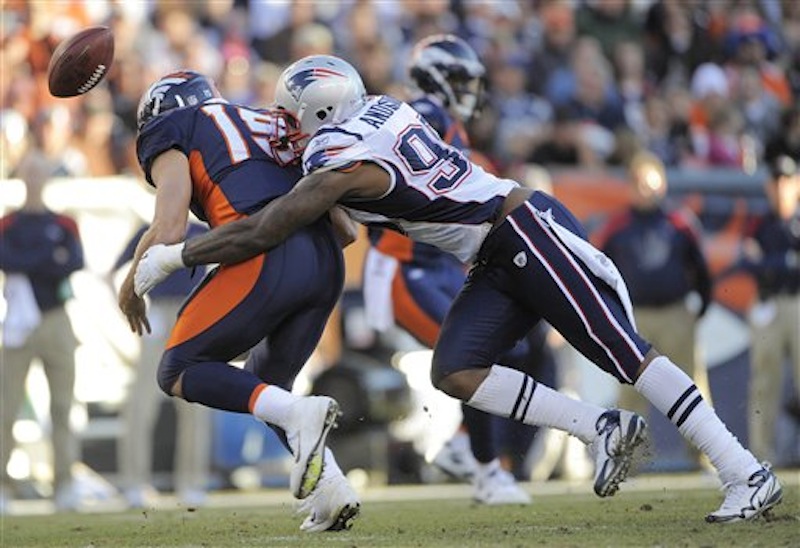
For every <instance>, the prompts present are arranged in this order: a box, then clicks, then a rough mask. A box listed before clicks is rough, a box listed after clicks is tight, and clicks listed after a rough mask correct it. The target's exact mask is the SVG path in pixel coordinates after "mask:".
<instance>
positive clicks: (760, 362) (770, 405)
mask: <svg viewBox="0 0 800 548" xmlns="http://www.w3.org/2000/svg"><path fill="white" fill-rule="evenodd" d="M771 302H772V303H774V305H775V315H774V316H773V317H772V318H771V321H769V322H767V323H765V324H763V325H755V324H754V323H752V322H751V329H752V332H751V333H752V340H751V342H750V344H751V346H750V394H749V398H750V401H749V419H750V420H749V431H748V435H749V438H750V444H749V445H750V449H751V450H752V451H753V454H755V455H756V456H757V458H759V459H764V460H768V461H771V462H774V460H775V456H776V455H775V425H776V422H777V419H778V411H779V409H778V406H779V405H780V403H781V401H780V400H781V394H782V393H783V387H782V385H781V382H782V380H783V363H784V359H785V358H786V357H787V356H788V357H789V358H790V359H791V360H792V364H793V371H794V381H795V386H798V387H800V295H781V296H779V297H777V298H775V299H772V301H771ZM799 389H800V388H799Z"/></svg>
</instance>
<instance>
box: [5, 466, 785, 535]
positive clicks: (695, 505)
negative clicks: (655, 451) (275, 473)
mask: <svg viewBox="0 0 800 548" xmlns="http://www.w3.org/2000/svg"><path fill="white" fill-rule="evenodd" d="M787 474H790V475H791V477H787ZM798 476H800V473H799V472H798V471H796V470H794V471H790V472H787V473H784V474H782V479H784V483H785V484H787V485H786V488H785V495H784V502H783V504H781V505H780V506H778V507H777V508H776V509H775V510H774V511H773V513H772V516H771V518H770V519H760V520H758V521H755V522H751V523H738V524H732V525H727V526H725V525H712V524H707V523H705V522H704V520H703V517H704V516H705V514H706V513H707V512H708V511H710V510H713V509H716V507H717V506H718V505H719V502H720V500H721V493H720V492H719V491H718V490H716V489H713V488H709V487H707V484H708V479H707V478H702V477H700V476H699V475H698V476H697V479H696V484H697V485H700V486H701V487H700V488H693V486H692V483H693V480H692V478H688V479H687V478H682V479H681V482H682V483H681V485H680V486H678V487H677V488H676V487H675V486H676V485H678V484H677V480H673V479H672V478H671V476H660V478H662V479H661V480H655V481H649V482H647V484H646V485H644V486H640V487H634V488H631V489H629V490H628V491H627V492H625V491H622V492H620V493H619V494H618V495H617V496H615V497H613V498H608V499H598V498H597V497H595V496H594V495H591V494H589V493H590V488H589V487H588V486H581V487H580V489H576V488H575V487H574V486H570V487H567V488H555V487H553V486H552V485H550V483H551V482H549V483H547V484H540V486H537V484H531V485H530V490H531V492H532V493H533V494H534V496H535V502H534V504H533V505H532V506H529V507H520V506H514V507H493V508H489V507H485V506H476V505H474V504H472V503H471V502H470V501H469V490H468V488H466V486H423V487H418V488H410V489H409V488H399V489H400V491H398V490H394V489H393V488H387V489H383V490H380V492H367V493H366V494H365V496H364V506H363V510H362V514H361V517H360V519H359V520H357V521H356V523H355V526H354V527H353V529H352V530H351V531H347V532H341V533H322V534H306V533H301V532H300V531H299V530H298V527H299V525H300V522H301V521H302V516H296V515H294V507H293V504H292V501H291V499H290V498H289V496H288V494H284V493H283V492H281V494H279V495H275V496H272V497H267V498H266V499H263V498H262V499H261V500H259V499H257V498H256V499H253V498H252V497H251V498H249V499H248V497H247V496H244V497H243V496H240V495H235V494H230V495H219V496H215V497H214V499H213V501H212V504H211V506H209V507H206V508H202V509H199V510H196V511H189V510H186V509H175V507H174V505H173V506H172V507H171V508H161V507H159V508H157V509H150V510H147V511H141V510H140V511H133V510H129V511H124V512H109V511H107V510H106V511H98V512H96V513H78V514H57V515H27V516H6V517H4V518H3V519H2V529H1V531H0V546H2V547H4V548H5V547H9V548H10V547H23V546H31V547H48V546H52V547H70V546H75V547H87V546H91V547H98V548H102V547H112V548H122V547H128V546H131V547H132V546H136V547H140V546H153V547H157V546H187V547H188V546H204V547H210V548H214V547H228V546H231V547H232V546H246V547H249V546H267V547H282V546H290V547H291V546H302V547H316V546H326V547H327V546H342V547H348V548H349V547H371V546H387V547H388V546H392V547H394V546H397V547H405V546H409V547H412V546H413V547H423V548H424V547H429V546H431V547H460V548H464V547H471V546H509V547H517V546H591V547H595V546H702V547H712V546H717V547H720V548H724V547H728V546H770V547H771V546H798V545H800V487H799V486H798V480H799V479H800V477H798ZM787 480H788V481H787ZM583 487H585V488H586V490H584V489H583ZM399 492H402V493H403V494H402V495H399V496H398V495H397V493H399Z"/></svg>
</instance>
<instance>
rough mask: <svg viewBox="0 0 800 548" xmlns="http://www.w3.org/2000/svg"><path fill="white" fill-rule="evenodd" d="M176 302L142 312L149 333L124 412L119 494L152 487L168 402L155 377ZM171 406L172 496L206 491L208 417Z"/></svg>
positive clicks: (183, 405) (192, 406)
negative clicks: (159, 426) (156, 435)
mask: <svg viewBox="0 0 800 548" xmlns="http://www.w3.org/2000/svg"><path fill="white" fill-rule="evenodd" d="M181 302H182V301H180V300H165V299H153V300H152V301H151V303H150V306H149V308H148V310H147V315H148V318H149V319H150V325H151V327H152V330H153V332H152V333H151V334H150V335H145V336H143V337H142V341H141V343H142V345H141V354H140V358H139V362H138V364H137V366H138V369H137V370H136V371H135V374H134V379H133V383H132V384H131V386H130V390H129V392H128V397H127V400H126V402H125V408H124V410H123V419H124V432H123V435H122V438H121V439H120V445H119V447H120V450H119V467H120V473H121V477H122V485H123V487H124V488H127V489H130V488H139V487H145V486H148V485H151V483H152V462H153V461H152V459H153V432H154V431H155V425H156V420H157V419H158V411H159V409H160V404H161V402H162V401H163V400H164V398H167V395H166V394H164V393H163V392H162V391H161V389H160V388H159V387H158V383H157V381H156V371H157V370H158V364H159V362H160V361H161V355H162V354H163V353H164V346H165V345H166V342H167V339H168V337H169V334H170V331H171V329H172V326H173V324H174V323H175V318H176V317H177V314H178V311H179V310H180V306H181ZM172 400H173V401H174V402H175V411H176V413H177V416H176V419H177V420H176V436H177V443H176V445H175V465H174V470H175V481H174V483H175V491H176V492H177V493H181V492H184V491H186V490H202V491H205V490H207V488H208V474H209V466H210V458H211V412H210V409H209V408H207V407H204V406H202V405H200V404H197V403H189V402H187V401H185V400H182V399H180V398H172Z"/></svg>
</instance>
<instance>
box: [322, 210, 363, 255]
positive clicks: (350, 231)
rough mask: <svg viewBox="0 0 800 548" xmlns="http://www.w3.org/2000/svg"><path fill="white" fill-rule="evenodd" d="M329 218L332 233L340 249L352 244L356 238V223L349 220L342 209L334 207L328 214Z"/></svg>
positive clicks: (348, 216)
mask: <svg viewBox="0 0 800 548" xmlns="http://www.w3.org/2000/svg"><path fill="white" fill-rule="evenodd" d="M328 213H329V214H330V216H331V223H332V224H333V231H334V232H335V233H336V239H337V240H338V241H339V245H340V246H342V249H344V248H345V247H347V246H348V245H350V244H352V243H353V242H355V241H356V238H358V223H357V222H356V221H354V220H353V219H351V218H350V215H348V214H347V211H345V210H344V208H342V207H339V206H335V207H333V208H331V210H330V211H329V212H328Z"/></svg>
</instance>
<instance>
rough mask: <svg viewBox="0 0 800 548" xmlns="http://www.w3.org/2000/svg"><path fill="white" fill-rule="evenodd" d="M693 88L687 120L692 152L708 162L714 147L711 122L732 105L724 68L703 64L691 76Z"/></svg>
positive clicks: (714, 64) (712, 64) (713, 64)
mask: <svg viewBox="0 0 800 548" xmlns="http://www.w3.org/2000/svg"><path fill="white" fill-rule="evenodd" d="M690 89H691V93H692V103H691V110H690V113H689V120H688V121H689V127H690V132H691V137H692V151H693V153H694V155H695V156H696V157H697V158H699V159H701V160H702V161H703V162H706V161H707V160H708V156H709V151H710V146H711V145H710V136H709V134H710V125H711V120H712V119H713V118H714V117H715V116H717V114H718V113H719V112H721V111H723V110H725V109H726V108H727V107H728V106H729V105H730V102H729V98H730V86H729V84H728V78H727V76H726V75H725V71H724V69H723V68H722V67H721V66H719V65H718V64H716V63H703V64H702V65H700V66H699V67H697V70H695V72H694V74H692V80H691V88H690Z"/></svg>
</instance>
